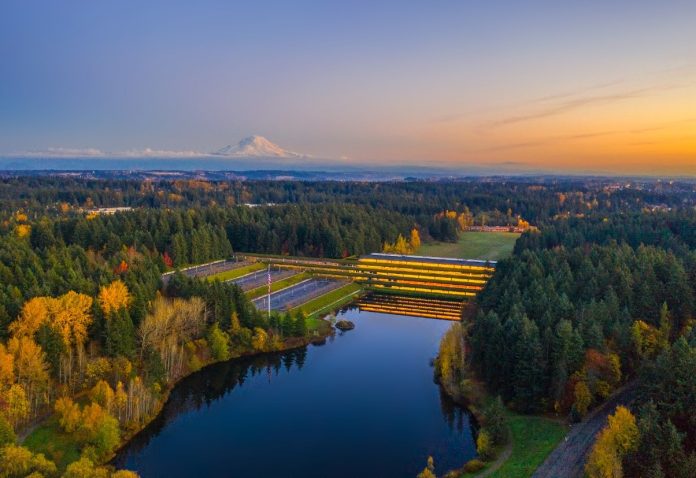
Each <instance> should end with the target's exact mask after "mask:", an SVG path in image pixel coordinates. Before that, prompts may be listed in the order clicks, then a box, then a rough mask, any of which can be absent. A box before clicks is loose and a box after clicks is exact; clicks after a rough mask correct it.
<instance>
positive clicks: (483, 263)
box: [360, 252, 497, 267]
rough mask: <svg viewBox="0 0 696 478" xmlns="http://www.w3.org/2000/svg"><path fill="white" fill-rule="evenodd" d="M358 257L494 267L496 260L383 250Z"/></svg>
mask: <svg viewBox="0 0 696 478" xmlns="http://www.w3.org/2000/svg"><path fill="white" fill-rule="evenodd" d="M360 259H381V260H388V261H404V262H423V263H425V264H447V265H457V266H478V267H481V266H489V267H495V265H496V262H497V261H482V260H480V259H455V258H452V257H432V256H410V255H403V254H387V253H383V252H373V253H372V254H367V255H364V256H361V257H360Z"/></svg>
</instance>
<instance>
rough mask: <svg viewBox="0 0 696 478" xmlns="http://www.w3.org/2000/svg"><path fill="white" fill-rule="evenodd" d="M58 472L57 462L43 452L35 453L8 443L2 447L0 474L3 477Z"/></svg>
mask: <svg viewBox="0 0 696 478" xmlns="http://www.w3.org/2000/svg"><path fill="white" fill-rule="evenodd" d="M57 472H58V470H57V468H56V465H55V463H53V462H52V461H50V460H48V459H46V457H45V456H44V455H43V454H42V453H37V454H33V453H32V452H31V451H30V450H29V449H28V448H25V447H23V446H19V445H6V446H5V447H3V448H1V449H0V476H2V477H3V478H23V477H28V476H32V477H40V476H47V477H48V476H55V475H56V473H57Z"/></svg>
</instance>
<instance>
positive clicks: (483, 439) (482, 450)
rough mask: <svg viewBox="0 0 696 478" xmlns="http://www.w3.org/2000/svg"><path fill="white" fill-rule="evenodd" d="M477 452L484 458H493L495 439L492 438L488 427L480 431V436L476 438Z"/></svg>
mask: <svg viewBox="0 0 696 478" xmlns="http://www.w3.org/2000/svg"><path fill="white" fill-rule="evenodd" d="M476 452H477V453H478V454H479V455H480V456H481V458H483V459H484V460H487V459H489V458H491V455H492V454H493V440H491V435H490V434H489V433H488V430H486V429H482V430H481V431H479V434H478V437H477V438H476Z"/></svg>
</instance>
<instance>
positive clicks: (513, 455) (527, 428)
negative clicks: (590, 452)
mask: <svg viewBox="0 0 696 478" xmlns="http://www.w3.org/2000/svg"><path fill="white" fill-rule="evenodd" d="M508 426H509V427H510V437H511V440H510V447H511V450H510V455H509V457H508V458H507V460H505V461H504V462H503V463H502V465H501V466H500V468H498V469H496V470H495V471H493V472H490V470H489V469H488V468H489V467H490V466H492V465H489V467H487V468H485V469H484V470H482V471H480V472H478V473H473V474H472V473H465V474H463V475H462V478H468V477H476V476H487V477H489V478H528V477H530V476H532V473H534V470H536V469H537V467H538V466H539V465H541V464H542V463H543V462H544V460H545V459H546V457H547V456H548V455H549V453H551V451H552V450H553V449H554V448H555V447H556V445H557V444H558V442H560V441H561V440H562V439H563V437H564V436H565V434H566V432H567V431H568V428H567V427H566V426H565V425H563V424H562V423H560V422H558V421H555V420H551V419H549V418H546V417H542V416H534V415H518V414H516V413H512V412H510V413H509V414H508ZM494 463H495V462H494Z"/></svg>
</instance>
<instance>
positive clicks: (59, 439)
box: [23, 416, 80, 470]
mask: <svg viewBox="0 0 696 478" xmlns="http://www.w3.org/2000/svg"><path fill="white" fill-rule="evenodd" d="M23 445H24V446H26V447H27V448H29V449H30V450H31V451H33V452H34V453H43V454H44V455H46V458H48V459H49V460H52V461H54V462H55V464H56V466H57V467H58V469H59V470H64V469H65V467H66V466H68V464H70V463H72V462H73V461H76V460H78V459H79V458H80V448H79V446H78V444H77V442H76V441H75V439H74V438H73V437H72V436H70V435H68V434H66V433H63V432H62V431H61V430H60V427H59V425H58V420H57V419H56V417H55V416H53V417H51V418H50V419H48V420H47V421H46V422H45V423H42V424H41V425H40V426H38V427H37V428H36V429H35V430H34V431H32V432H31V433H30V434H29V436H28V437H27V438H26V439H25V440H24V443H23Z"/></svg>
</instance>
